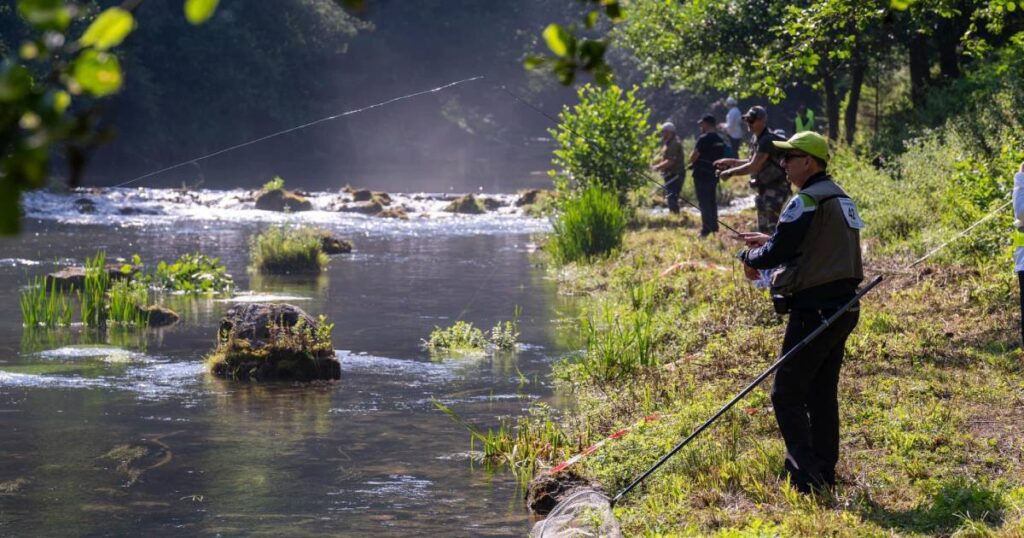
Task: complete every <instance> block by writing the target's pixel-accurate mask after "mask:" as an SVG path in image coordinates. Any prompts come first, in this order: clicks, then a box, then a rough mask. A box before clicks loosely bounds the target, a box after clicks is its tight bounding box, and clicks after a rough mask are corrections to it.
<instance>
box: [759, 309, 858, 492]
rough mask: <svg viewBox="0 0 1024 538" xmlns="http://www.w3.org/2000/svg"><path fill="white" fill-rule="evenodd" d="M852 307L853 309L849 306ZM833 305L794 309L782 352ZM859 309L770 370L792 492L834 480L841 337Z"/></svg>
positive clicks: (843, 340) (853, 323) (843, 342)
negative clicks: (776, 368)
mask: <svg viewBox="0 0 1024 538" xmlns="http://www.w3.org/2000/svg"><path fill="white" fill-rule="evenodd" d="M854 308H858V307H856V306H855V307H854ZM835 311H836V309H824V310H794V311H793V312H791V313H790V315H789V324H788V325H786V336H785V338H784V340H783V342H782V351H783V353H785V352H787V351H789V350H790V349H792V348H793V346H795V345H796V344H797V343H798V342H800V341H801V340H803V339H804V338H805V337H806V336H807V335H808V334H810V333H811V332H813V331H814V330H815V329H817V328H818V326H820V325H821V324H822V323H823V321H824V320H825V319H826V318H828V317H829V316H831V315H832V314H834V313H835ZM859 318H860V312H859V311H847V312H846V313H844V314H843V315H842V316H840V317H839V319H837V320H836V321H835V323H833V324H832V325H830V326H829V328H828V329H826V330H825V331H824V332H823V333H821V334H820V335H818V337H817V338H815V339H814V340H812V341H811V342H810V344H808V345H807V347H805V348H803V350H801V351H800V352H799V353H797V354H796V355H794V356H792V357H790V359H789V360H787V361H786V362H785V363H784V364H783V365H782V367H780V368H779V370H778V371H777V372H776V373H775V383H774V385H773V386H772V394H771V397H772V405H774V406H775V419H776V420H777V421H778V423H779V430H781V431H782V438H783V440H784V441H785V442H786V465H785V467H786V473H787V474H788V476H789V480H790V482H791V483H792V484H793V486H794V487H796V488H797V490H799V491H802V492H805V493H806V492H809V491H811V489H812V488H824V487H829V486H831V485H834V484H835V480H836V463H838V462H839V370H840V368H841V367H842V365H843V354H844V351H845V346H846V339H847V337H849V336H850V333H851V332H853V329H854V327H856V326H857V321H858V319H859Z"/></svg>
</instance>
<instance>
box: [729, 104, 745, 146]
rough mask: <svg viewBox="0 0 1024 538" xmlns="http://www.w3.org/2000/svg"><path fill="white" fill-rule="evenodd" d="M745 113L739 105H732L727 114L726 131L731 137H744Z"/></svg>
mask: <svg viewBox="0 0 1024 538" xmlns="http://www.w3.org/2000/svg"><path fill="white" fill-rule="evenodd" d="M742 116H743V114H742V113H741V112H740V109H739V108H737V107H732V108H730V109H729V112H728V113H727V114H726V115H725V132H726V133H728V134H729V137H730V138H735V139H740V138H743V121H742V120H743V118H742Z"/></svg>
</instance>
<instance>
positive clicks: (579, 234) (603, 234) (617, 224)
mask: <svg viewBox="0 0 1024 538" xmlns="http://www.w3.org/2000/svg"><path fill="white" fill-rule="evenodd" d="M626 224H627V219H626V214H625V212H624V211H623V209H622V206H621V205H620V204H619V200H618V198H617V197H616V196H615V194H614V193H612V192H609V191H605V190H602V189H601V188H600V187H596V186H592V187H589V188H587V189H586V190H584V191H583V193H582V194H580V195H578V196H572V197H568V198H566V199H564V200H563V201H562V202H561V204H560V208H559V211H558V213H557V214H556V216H555V218H554V220H553V222H552V226H553V227H554V233H553V234H552V235H551V238H550V241H548V244H547V245H548V251H549V252H550V253H551V256H552V258H554V260H555V261H556V262H558V263H561V264H565V263H570V262H577V261H589V260H591V259H593V258H596V257H599V256H603V255H605V254H607V253H609V252H611V251H612V250H614V249H616V248H618V247H619V245H621V244H622V235H623V234H624V233H625V231H626Z"/></svg>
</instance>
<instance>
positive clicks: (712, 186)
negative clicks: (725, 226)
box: [693, 176, 718, 235]
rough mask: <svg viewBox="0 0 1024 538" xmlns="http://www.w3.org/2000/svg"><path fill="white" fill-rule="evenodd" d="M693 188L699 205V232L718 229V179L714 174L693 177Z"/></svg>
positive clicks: (706, 232)
mask: <svg viewBox="0 0 1024 538" xmlns="http://www.w3.org/2000/svg"><path fill="white" fill-rule="evenodd" d="M693 188H694V190H695V191H696V192H697V205H699V206H700V234H701V235H707V234H709V233H713V232H717V231H718V180H717V179H715V177H714V176H712V177H711V178H706V177H697V176H694V177H693Z"/></svg>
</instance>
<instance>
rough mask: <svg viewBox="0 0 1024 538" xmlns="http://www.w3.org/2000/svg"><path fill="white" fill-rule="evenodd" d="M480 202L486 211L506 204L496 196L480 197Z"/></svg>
mask: <svg viewBox="0 0 1024 538" xmlns="http://www.w3.org/2000/svg"><path fill="white" fill-rule="evenodd" d="M480 203H481V204H483V205H484V209H486V210H488V211H495V210H497V209H498V208H501V207H505V206H507V205H508V204H507V203H505V202H503V201H501V200H499V199H497V198H490V197H481V198H480Z"/></svg>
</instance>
